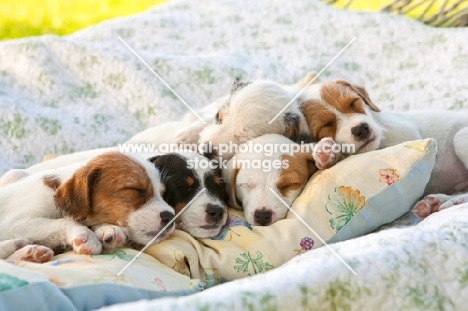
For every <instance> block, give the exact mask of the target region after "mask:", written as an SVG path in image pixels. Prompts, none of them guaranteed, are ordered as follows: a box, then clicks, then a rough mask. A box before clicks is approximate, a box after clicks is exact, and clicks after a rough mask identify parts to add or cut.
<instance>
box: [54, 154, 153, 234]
mask: <svg viewBox="0 0 468 311" xmlns="http://www.w3.org/2000/svg"><path fill="white" fill-rule="evenodd" d="M154 195H155V194H154V188H153V184H152V182H151V179H150V178H149V176H148V175H147V171H146V169H145V168H144V167H143V166H142V165H141V164H140V163H138V162H137V161H135V160H133V159H132V158H130V157H128V156H126V155H124V154H122V153H119V152H108V153H104V154H102V155H99V156H97V157H95V158H93V159H91V161H89V162H88V163H87V164H86V165H85V166H84V167H82V168H80V169H78V170H77V171H76V172H75V174H73V176H72V177H71V178H70V179H68V180H67V181H66V182H65V183H64V184H62V185H61V186H60V187H59V188H58V189H57V191H56V193H55V200H56V203H57V205H58V207H59V208H61V209H62V210H63V211H64V212H65V213H66V214H68V215H71V216H72V217H73V218H74V219H75V220H84V223H85V224H86V225H88V226H90V225H95V224H102V223H108V224H112V225H117V226H122V225H124V224H125V223H126V222H127V219H128V217H129V214H130V213H131V212H133V211H136V210H138V209H139V208H140V207H141V206H143V205H144V204H145V203H147V202H148V201H149V200H150V199H152V198H153V197H154Z"/></svg>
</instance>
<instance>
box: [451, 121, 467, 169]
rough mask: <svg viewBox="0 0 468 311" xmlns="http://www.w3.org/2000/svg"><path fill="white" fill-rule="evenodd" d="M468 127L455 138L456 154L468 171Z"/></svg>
mask: <svg viewBox="0 0 468 311" xmlns="http://www.w3.org/2000/svg"><path fill="white" fill-rule="evenodd" d="M467 142H468V127H465V128H463V129H461V130H459V131H458V132H457V133H456V134H455V136H454V137H453V146H454V148H455V154H456V155H457V156H458V158H459V159H460V160H461V161H462V162H463V164H464V165H465V167H466V168H467V169H468V143H467Z"/></svg>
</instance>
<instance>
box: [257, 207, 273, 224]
mask: <svg viewBox="0 0 468 311" xmlns="http://www.w3.org/2000/svg"><path fill="white" fill-rule="evenodd" d="M272 214H273V213H272V212H271V211H270V210H260V211H255V213H254V220H255V222H256V223H257V224H259V225H260V226H266V225H268V224H269V223H271V216H272Z"/></svg>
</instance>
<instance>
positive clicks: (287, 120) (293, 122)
mask: <svg viewBox="0 0 468 311" xmlns="http://www.w3.org/2000/svg"><path fill="white" fill-rule="evenodd" d="M283 121H284V125H285V128H284V133H283V135H284V136H286V137H287V138H289V139H291V140H292V141H296V140H297V139H298V137H299V122H300V117H299V115H298V114H297V113H292V112H286V113H285V114H284V117H283Z"/></svg>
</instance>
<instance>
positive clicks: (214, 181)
mask: <svg viewBox="0 0 468 311" xmlns="http://www.w3.org/2000/svg"><path fill="white" fill-rule="evenodd" d="M116 150H117V148H103V149H94V150H88V151H82V152H77V153H73V154H69V155H63V156H59V157H56V158H53V159H50V160H48V161H45V162H42V163H38V164H36V165H33V166H31V167H29V168H27V169H23V170H11V171H9V172H7V173H6V174H5V175H4V176H3V177H2V178H0V183H1V182H3V183H4V184H9V183H13V182H15V181H16V180H20V179H22V178H24V177H25V176H28V175H30V174H35V173H38V172H42V171H44V170H50V169H57V168H60V167H64V166H66V165H69V164H70V163H77V162H82V161H88V160H89V159H91V158H93V157H95V156H98V155H100V154H102V153H104V152H110V151H116ZM125 154H127V153H125ZM129 154H130V155H139V156H141V157H144V158H149V161H151V162H152V163H153V165H154V166H155V167H156V168H157V169H158V170H159V172H161V183H162V185H163V187H162V188H161V189H162V197H163V198H164V200H165V201H166V202H167V203H168V204H169V205H170V206H171V207H173V208H174V209H175V210H176V213H179V212H180V211H181V210H182V209H183V208H184V207H185V205H186V204H187V203H189V202H190V201H191V200H192V199H194V197H195V196H196V195H197V194H198V192H199V191H201V190H202V189H203V188H205V189H206V191H204V192H202V193H201V194H200V195H199V196H197V197H196V198H195V201H194V202H192V203H191V205H190V206H189V207H188V208H187V209H186V210H184V212H183V213H182V214H181V215H179V216H178V217H177V219H176V221H175V222H176V224H177V228H179V229H181V230H184V231H186V232H188V233H189V234H191V235H192V236H193V237H195V238H209V237H213V236H216V235H218V233H219V231H220V230H221V228H222V226H223V225H225V223H226V221H227V207H226V204H225V203H224V199H225V193H224V192H225V185H224V182H223V181H222V179H221V178H220V175H219V170H218V169H213V168H209V167H199V166H195V165H191V164H194V163H202V164H204V163H208V162H209V161H210V160H212V158H207V157H206V156H204V155H201V154H199V153H196V152H192V151H185V150H181V151H179V152H177V153H169V154H157V153H154V152H149V153H137V154H135V153H129ZM205 155H207V156H208V154H205ZM0 189H2V188H1V187H0Z"/></svg>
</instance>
